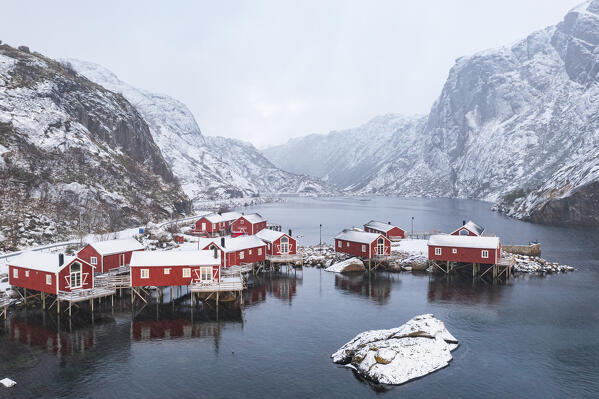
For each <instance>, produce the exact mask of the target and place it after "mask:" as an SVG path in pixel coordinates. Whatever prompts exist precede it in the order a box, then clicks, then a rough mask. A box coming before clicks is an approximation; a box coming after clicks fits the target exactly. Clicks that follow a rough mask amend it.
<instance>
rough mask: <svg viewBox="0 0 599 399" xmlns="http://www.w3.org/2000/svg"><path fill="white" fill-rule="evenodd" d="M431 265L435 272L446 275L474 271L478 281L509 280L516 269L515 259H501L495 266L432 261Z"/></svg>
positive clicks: (474, 276)
mask: <svg viewBox="0 0 599 399" xmlns="http://www.w3.org/2000/svg"><path fill="white" fill-rule="evenodd" d="M429 263H430V264H431V265H432V266H433V267H434V268H435V270H438V271H441V272H442V273H444V274H454V273H458V272H461V271H463V270H472V278H473V279H476V280H485V281H487V280H489V279H490V280H491V282H496V281H498V280H501V279H504V280H507V279H509V278H510V277H511V276H512V271H513V267H514V259H513V258H501V259H500V260H499V261H498V262H497V263H495V264H481V263H459V262H449V261H447V262H439V261H434V260H431V261H429Z"/></svg>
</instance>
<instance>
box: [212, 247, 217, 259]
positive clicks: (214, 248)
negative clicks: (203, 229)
mask: <svg viewBox="0 0 599 399" xmlns="http://www.w3.org/2000/svg"><path fill="white" fill-rule="evenodd" d="M212 250H213V251H214V259H218V249H217V248H216V245H215V246H214V247H213V248H212Z"/></svg>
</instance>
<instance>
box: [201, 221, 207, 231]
mask: <svg viewBox="0 0 599 399" xmlns="http://www.w3.org/2000/svg"><path fill="white" fill-rule="evenodd" d="M202 231H206V222H202Z"/></svg>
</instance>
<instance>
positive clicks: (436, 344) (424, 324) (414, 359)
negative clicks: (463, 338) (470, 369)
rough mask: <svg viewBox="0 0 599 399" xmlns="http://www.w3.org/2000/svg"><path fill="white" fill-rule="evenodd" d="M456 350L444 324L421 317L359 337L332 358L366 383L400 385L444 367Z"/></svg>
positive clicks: (452, 338)
mask: <svg viewBox="0 0 599 399" xmlns="http://www.w3.org/2000/svg"><path fill="white" fill-rule="evenodd" d="M457 347H458V341H457V339H456V338H455V337H454V336H453V335H451V334H450V333H449V331H447V329H446V328H445V324H444V323H443V322H442V321H440V320H438V319H436V318H435V317H434V316H433V315H432V314H424V315H420V316H416V317H414V318H412V319H411V320H410V321H408V322H407V323H405V324H403V325H402V326H400V327H398V328H393V329H390V330H372V331H366V332H363V333H361V334H358V335H357V336H356V337H355V338H354V339H352V340H351V341H349V342H348V343H346V344H345V345H343V346H342V347H341V348H340V349H339V350H338V351H337V352H335V353H333V354H332V355H331V357H332V359H333V362H335V363H339V364H345V365H346V366H347V367H349V368H352V369H353V370H354V371H355V372H356V373H358V374H359V375H360V376H362V377H364V378H366V379H368V380H371V381H374V382H376V383H379V384H393V385H399V384H403V383H405V382H407V381H410V380H413V379H415V378H419V377H422V376H425V375H427V374H430V373H432V372H434V371H436V370H439V369H441V368H443V367H445V366H447V365H448V364H449V362H450V361H451V360H452V356H451V351H453V350H454V349H456V348H457Z"/></svg>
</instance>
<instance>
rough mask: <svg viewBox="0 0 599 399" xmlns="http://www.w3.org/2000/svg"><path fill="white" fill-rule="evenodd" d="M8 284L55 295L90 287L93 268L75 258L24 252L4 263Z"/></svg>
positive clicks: (92, 283)
mask: <svg viewBox="0 0 599 399" xmlns="http://www.w3.org/2000/svg"><path fill="white" fill-rule="evenodd" d="M8 272H9V279H8V281H9V283H10V285H12V286H14V287H20V288H27V289H29V290H35V291H40V292H45V293H47V294H52V295H56V294H58V292H71V291H76V290H81V289H88V288H93V286H94V266H92V265H91V264H89V263H87V262H86V261H84V260H83V259H80V258H78V257H76V256H64V255H63V254H51V253H43V252H26V253H24V254H21V255H18V256H16V257H14V258H12V259H10V260H9V261H8Z"/></svg>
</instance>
